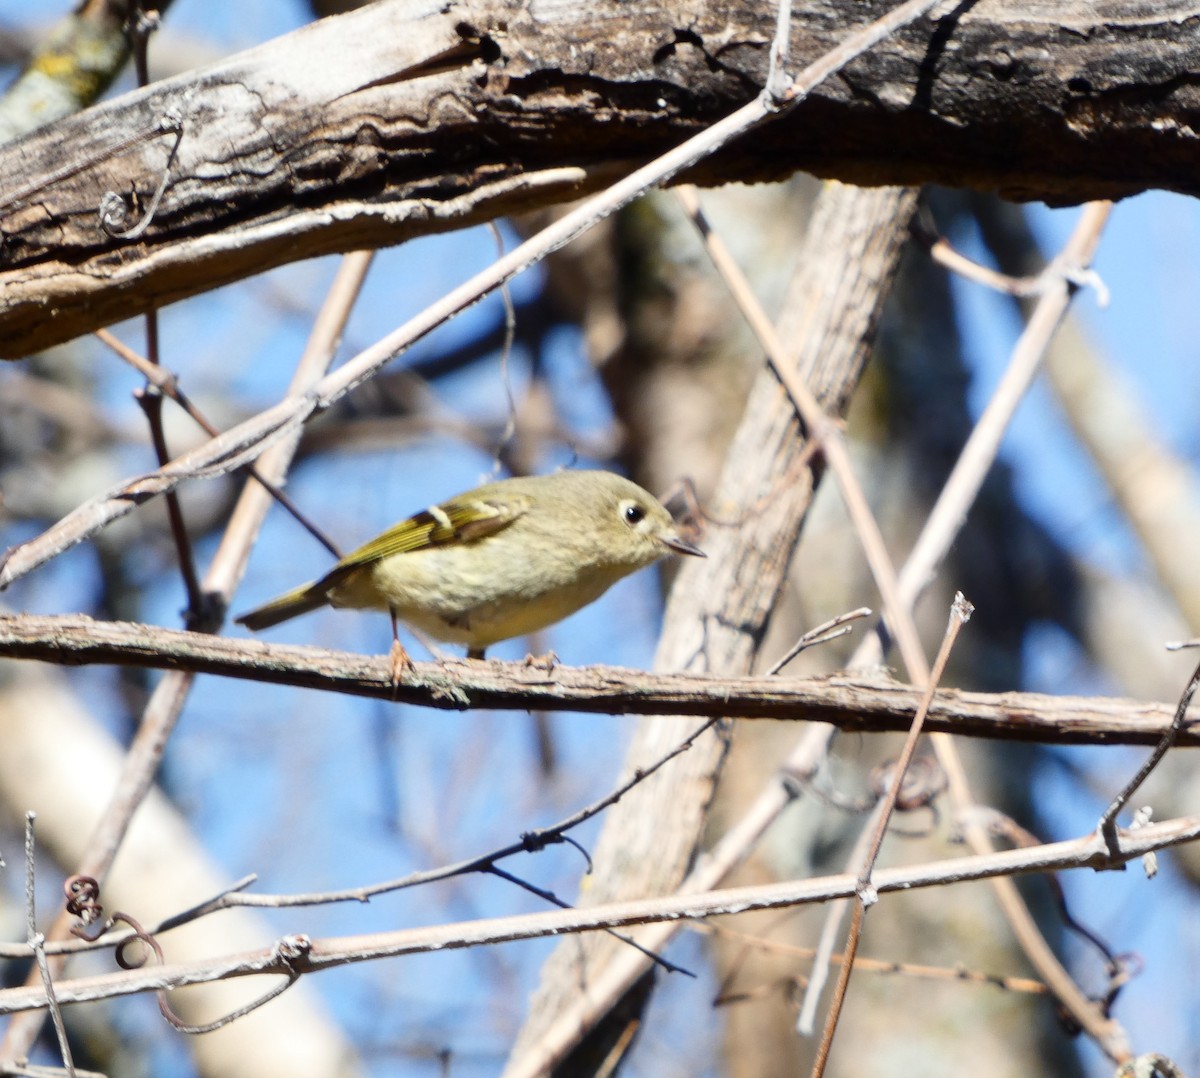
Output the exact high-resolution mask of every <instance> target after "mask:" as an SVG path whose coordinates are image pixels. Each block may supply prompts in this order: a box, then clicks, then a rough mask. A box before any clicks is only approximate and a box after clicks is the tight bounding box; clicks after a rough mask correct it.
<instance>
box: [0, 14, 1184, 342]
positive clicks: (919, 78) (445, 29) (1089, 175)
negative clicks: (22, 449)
mask: <svg viewBox="0 0 1200 1078" xmlns="http://www.w3.org/2000/svg"><path fill="white" fill-rule="evenodd" d="M895 4H896V0H798V2H797V3H796V4H795V5H794V7H793V14H792V22H791V25H792V35H791V46H790V54H789V56H788V57H787V58H786V64H787V70H788V72H790V73H794V72H796V71H798V70H800V69H801V68H802V67H804V66H805V65H806V64H809V63H811V62H812V61H813V60H814V59H816V58H818V57H820V56H822V55H824V54H826V53H827V52H829V50H831V49H832V48H833V47H834V46H836V45H837V44H838V43H839V42H840V41H842V40H844V39H845V38H846V37H847V36H848V35H850V34H851V33H852V32H853V31H854V30H855V29H857V28H860V27H862V26H864V25H865V24H866V23H868V22H870V21H871V20H873V19H875V18H877V17H879V16H880V15H881V14H883V13H884V12H885V11H887V10H889V9H890V8H892V7H894V6H895ZM938 11H939V13H940V14H938V15H937V16H936V17H933V18H925V19H922V20H919V21H918V22H915V23H913V25H911V26H909V27H907V28H906V29H904V30H903V31H901V32H899V33H898V34H895V35H893V36H892V37H890V38H889V39H888V40H887V41H886V42H884V43H883V44H882V45H879V46H876V47H875V48H873V49H871V50H870V51H869V52H867V53H865V54H864V55H863V56H860V57H858V58H857V59H856V60H855V61H854V62H853V63H852V64H851V65H850V66H849V67H847V69H846V70H845V71H844V72H842V73H841V74H840V75H838V76H837V77H835V78H830V79H827V80H826V81H825V82H824V84H823V85H822V86H821V88H820V89H819V90H818V91H817V92H816V93H814V94H813V95H812V96H811V97H810V99H809V100H807V101H805V102H804V103H803V104H802V105H801V106H800V107H799V108H797V109H795V110H794V111H792V112H790V113H788V114H787V115H784V116H781V117H780V118H778V119H777V120H776V121H775V122H773V123H771V124H769V125H768V126H766V127H765V128H763V129H762V130H760V131H758V132H756V133H755V134H754V136H753V137H749V138H744V139H742V140H741V141H739V142H738V143H737V145H736V146H734V147H731V148H729V149H727V150H725V151H723V152H721V153H717V154H715V155H713V156H712V157H711V158H709V159H707V160H705V161H703V162H701V163H699V164H698V165H696V166H695V167H694V168H693V169H692V170H691V171H689V172H688V173H687V174H686V175H685V176H684V178H685V179H687V180H689V181H692V182H697V183H704V184H717V183H726V182H730V181H755V180H764V179H779V178H782V177H785V176H787V175H789V174H791V173H793V172H795V171H797V170H806V171H809V172H813V173H816V174H818V175H821V176H832V177H837V178H840V179H843V180H847V181H850V182H854V183H859V184H905V185H911V184H917V183H925V182H931V181H932V182H939V183H943V184H949V185H956V186H971V187H975V188H980V189H987V190H995V191H999V192H1001V193H1002V194H1005V195H1008V196H1010V197H1015V198H1040V199H1046V200H1048V201H1052V202H1060V203H1062V202H1079V201H1083V200H1088V199H1097V198H1110V197H1120V196H1123V195H1129V194H1133V193H1136V192H1138V191H1142V190H1145V189H1147V188H1151V187H1162V188H1169V189H1172V190H1178V191H1184V192H1187V193H1193V194H1194V193H1197V191H1200V180H1198V179H1197V173H1196V170H1195V168H1194V167H1193V165H1194V161H1195V158H1196V154H1197V141H1198V138H1200V136H1198V135H1197V130H1198V129H1200V124H1197V123H1196V121H1195V114H1196V112H1197V109H1198V107H1200V88H1198V87H1200V59H1198V58H1200V5H1198V4H1197V3H1195V2H1188V0H1163V2H1160V3H1156V4H1147V3H1144V2H1142V0H1111V2H1108V3H1105V4H1103V5H1097V4H1095V3H1092V2H1091V0H1061V2H1059V3H1055V4H1053V5H1046V4H1037V3H1033V2H1032V0H1029V2H1025V3H1021V2H1015V3H1005V4H953V3H948V4H944V5H941V6H940V7H939V9H938ZM773 20H774V11H773V7H772V5H769V4H762V3H757V2H753V0H669V2H668V0H626V2H624V3H621V4H605V5H597V4H593V3H587V2H580V3H577V4H562V3H557V4H516V3H513V2H512V0H446V2H444V3H433V2H427V0H390V2H383V3H377V4H371V5H368V6H366V7H363V8H362V9H360V10H358V11H354V12H350V13H347V14H345V15H341V16H337V17H335V18H330V19H324V20H322V21H320V22H317V23H314V24H312V25H310V26H307V27H304V28H302V29H300V30H298V31H296V32H294V33H292V34H289V35H287V36H284V37H281V38H278V39H276V40H274V41H271V42H268V43H267V44H265V45H261V46H259V47H257V48H255V49H252V50H250V51H248V52H245V53H242V54H239V55H237V56H234V57H231V58H229V59H227V60H224V61H222V62H221V63H219V64H217V65H214V66H212V67H209V68H207V69H203V70H200V71H196V72H189V73H187V74H186V75H183V76H180V77H177V78H175V79H171V80H165V81H163V82H160V83H156V84H153V85H151V86H149V87H147V88H146V89H144V90H139V91H136V92H133V93H130V94H127V95H125V96H123V97H121V98H118V99H116V100H114V101H111V102H108V103H106V104H103V105H100V106H97V107H95V108H92V109H88V110H86V111H85V112H83V113H80V114H79V115H77V116H74V117H70V118H67V119H65V120H62V121H60V122H58V123H56V124H53V125H51V126H50V127H48V128H45V129H43V130H42V131H40V132H35V133H34V134H32V135H30V136H28V137H26V138H25V139H22V140H20V141H17V142H15V143H12V144H11V145H8V146H4V147H0V175H3V176H4V177H5V188H4V192H3V193H0V355H2V356H4V357H12V356H19V355H24V354H28V353H29V352H32V351H35V350H37V349H41V348H45V347H47V346H48V345H50V344H54V343H58V342H61V341H64V340H67V339H70V338H72V337H75V336H78V335H80V334H82V333H84V332H87V331H90V330H93V329H95V328H98V327H100V326H103V325H107V324H110V323H112V322H115V321H119V320H121V319H125V318H128V317H131V316H133V315H135V314H139V313H143V312H145V311H146V310H149V309H151V308H156V307H159V306H161V305H163V304H165V303H170V302H173V301H175V300H178V299H181V298H183V297H185V296H189V295H194V294H196V293H198V292H202V291H206V290H209V289H212V288H215V287H217V286H218V285H222V284H226V283H229V282H231V281H235V280H238V279H241V278H244V277H247V276H250V275H252V274H254V273H258V272H261V271H262V270H264V269H267V268H269V267H272V266H277V265H281V264H283V263H286V262H291V261H294V260H297V259H301V258H308V257H312V256H315V255H320V254H327V253H330V252H336V251H346V250H351V249H356V248H359V247H364V246H382V245H386V244H394V243H399V242H402V241H403V240H406V239H409V238H411V237H413V236H417V235H424V234H428V233H431V232H437V231H444V230H447V229H451V228H460V227H463V226H464V225H468V224H472V223H478V222H480V221H484V220H490V219H493V218H495V217H497V216H499V215H502V214H506V213H514V212H518V211H521V210H526V209H531V208H534V207H541V206H545V205H547V204H550V203H552V202H561V201H564V200H567V199H571V198H575V197H578V196H579V195H580V194H584V193H588V192H592V191H596V190H598V189H599V188H601V187H603V186H606V185H607V184H608V183H610V182H611V181H612V180H613V179H614V178H615V177H617V176H619V175H623V174H625V173H627V172H629V171H630V170H631V169H632V168H633V167H635V166H636V165H637V164H639V163H642V162H644V161H647V160H649V159H651V158H653V157H655V156H657V155H660V154H662V153H663V152H665V151H666V150H667V149H669V148H671V147H673V146H675V145H678V144H679V143H680V142H681V141H683V140H684V139H686V138H688V137H690V136H692V135H694V134H696V132H698V131H700V130H703V129H704V128H706V127H709V126H711V125H712V124H713V123H715V122H717V121H718V120H720V119H721V118H723V117H726V116H728V115H729V114H731V113H732V112H734V111H736V110H737V109H739V108H741V107H743V106H745V105H746V104H747V103H748V102H750V101H751V100H752V99H753V98H754V97H755V95H756V94H757V93H758V92H759V90H760V88H761V87H762V86H763V85H764V83H765V81H766V78H767V70H768V62H769V57H768V51H769V50H768V44H769V42H770V40H771V36H772V31H773ZM160 187H161V192H162V198H161V201H160V202H158V203H157V204H155V195H156V192H157V191H158V190H159V189H160ZM131 192H135V193H136V197H131V194H130V193H131ZM122 214H124V216H125V217H127V218H129V219H128V220H125V221H122V220H120V218H121V216H122ZM134 224H137V225H139V227H138V228H132V227H131V226H133V225H134ZM141 224H144V225H145V227H144V229H143V228H141V227H140V225H141Z"/></svg>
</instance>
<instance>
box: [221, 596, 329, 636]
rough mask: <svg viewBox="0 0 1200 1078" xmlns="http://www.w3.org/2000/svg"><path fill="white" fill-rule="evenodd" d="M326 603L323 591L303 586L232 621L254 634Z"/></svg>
mask: <svg viewBox="0 0 1200 1078" xmlns="http://www.w3.org/2000/svg"><path fill="white" fill-rule="evenodd" d="M328 602H329V600H328V599H327V598H326V597H325V591H324V589H320V590H318V589H317V588H316V586H315V584H303V585H301V586H300V587H298V588H296V589H295V590H294V591H289V592H287V593H286V594H285V595H280V596H279V597H278V598H277V599H272V600H271V601H270V602H269V603H265V604H264V605H262V606H260V607H257V608H256V609H254V610H251V611H249V612H248V613H245V614H243V615H242V616H241V617H238V618H234V621H236V622H237V623H238V624H239V625H244V626H246V628H247V629H249V630H250V631H251V632H255V633H256V632H258V631H259V630H260V629H269V628H270V627H271V626H272V625H278V624H279V623H280V622H281V621H288V620H289V619H290V618H295V617H299V616H300V615H301V614H307V613H309V612H310V611H313V610H316V609H318V608H319V607H322V606H324V605H325V604H326V603H328Z"/></svg>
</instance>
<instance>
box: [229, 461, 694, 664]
mask: <svg viewBox="0 0 1200 1078" xmlns="http://www.w3.org/2000/svg"><path fill="white" fill-rule="evenodd" d="M672 552H674V553H679V554H694V555H698V556H700V557H703V556H704V553H703V551H701V550H699V549H698V548H697V547H695V546H693V545H692V544H691V543H689V542H688V541H687V540H685V539H684V538H683V537H682V536H681V535H680V534H679V530H678V528H677V526H676V524H675V521H674V520H672V519H671V514H670V513H668V512H667V510H666V509H665V508H663V506H662V504H661V503H660V502H659V501H658V499H657V498H655V497H654V496H653V495H652V494H650V493H648V492H647V491H645V490H643V489H642V488H641V487H639V486H638V485H637V484H636V483H633V482H630V480H628V479H625V478H624V477H622V476H619V475H614V474H613V473H612V472H602V471H564V472H556V473H555V474H554V475H543V476H523V477H518V478H515V479H502V480H500V481H499V482H496V483H488V484H487V485H485V486H482V487H479V488H478V489H476V490H471V491H468V492H466V493H465V494H459V495H457V496H456V497H454V498H451V499H450V500H449V501H446V502H443V503H442V504H441V505H435V506H432V507H430V508H429V509H426V510H424V511H422V512H420V513H417V514H415V515H414V516H411V517H409V518H408V519H407V520H402V521H400V523H398V524H395V525H393V526H392V527H391V528H389V529H388V530H387V531H385V532H384V533H383V534H382V535H380V536H378V537H377V538H375V539H372V540H371V541H370V542H369V543H367V544H366V545H364V546H361V547H359V548H358V549H357V550H355V551H353V552H352V553H350V554H347V555H346V557H344V558H342V560H341V561H339V562H338V563H337V564H336V565H335V566H334V567H333V568H332V569H331V570H330V571H329V572H328V573H326V574H325V575H324V576H323V577H321V578H320V579H319V580H315V581H313V582H312V583H311V584H305V585H303V586H302V587H299V588H296V589H295V590H294V591H289V592H288V593H287V594H286V595H281V596H280V597H279V598H277V599H273V600H272V601H271V602H269V603H267V604H266V605H265V606H260V607H259V608H258V609H256V610H252V611H250V612H249V613H248V614H243V615H242V616H241V617H240V618H238V619H237V620H238V622H239V623H241V624H242V625H245V626H246V627H247V628H248V629H252V630H255V631H257V630H259V629H265V628H267V627H268V626H271V625H275V624H278V623H279V622H281V621H286V620H288V619H289V618H294V617H296V616H297V615H299V614H306V613H308V612H309V611H310V610H316V609H317V608H318V607H321V606H325V605H326V604H329V605H330V606H345V607H355V608H358V609H370V610H386V611H388V612H389V613H390V614H391V616H392V629H393V636H394V634H395V625H396V621H397V619H399V620H401V621H404V622H406V623H408V624H409V625H411V626H412V627H413V628H414V629H417V630H419V631H420V632H424V633H427V634H428V635H429V636H432V637H434V638H435V639H438V640H445V641H448V642H450V643H455V644H465V645H466V647H467V654H468V656H470V657H471V658H483V654H484V649H485V648H487V647H490V646H491V645H492V644H495V643H498V642H499V641H501V640H508V639H510V638H511V637H514V636H524V635H526V634H528V633H532V632H536V631H537V630H538V629H544V628H545V627H546V626H547V625H552V624H554V622H556V621H560V620H562V619H563V618H565V617H566V616H567V615H568V614H573V613H574V612H575V611H576V610H578V609H579V608H580V607H583V606H586V605H587V604H588V603H590V602H592V601H593V600H594V599H597V598H599V597H600V596H601V595H602V594H603V593H604V592H605V591H607V590H608V589H609V588H610V587H611V586H612V585H613V584H615V583H616V582H617V581H618V580H620V579H621V578H622V577H623V576H627V575H628V574H629V573H632V572H634V571H636V570H638V569H641V568H644V567H645V566H647V565H650V564H652V563H653V562H655V561H657V560H658V559H659V558H661V557H664V556H665V555H667V554H670V553H672ZM396 647H397V648H398V647H399V646H398V645H396ZM399 658H400V661H401V662H402V663H406V662H407V658H406V657H405V656H404V655H403V650H402V649H399Z"/></svg>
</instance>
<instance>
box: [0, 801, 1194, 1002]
mask: <svg viewBox="0 0 1200 1078" xmlns="http://www.w3.org/2000/svg"><path fill="white" fill-rule="evenodd" d="M1197 839H1200V816H1187V817H1180V818H1178V819H1174V820H1166V821H1163V822H1160V823H1155V824H1150V825H1148V826H1146V827H1144V828H1140V829H1138V830H1136V831H1130V832H1122V833H1121V836H1120V848H1119V851H1118V853H1117V860H1118V861H1122V862H1128V861H1131V860H1134V859H1136V858H1138V857H1142V856H1143V855H1145V854H1146V853H1149V852H1151V851H1154V850H1160V849H1164V848H1167V847H1170V846H1176V845H1180V844H1182V843H1187V842H1194V841H1196V840H1197ZM1115 863H1116V862H1115V861H1114V860H1113V856H1112V855H1111V854H1110V852H1109V851H1108V849H1107V848H1106V846H1105V844H1104V842H1103V840H1102V839H1101V838H1100V836H1099V835H1098V834H1096V833H1095V832H1093V833H1091V834H1089V835H1085V836H1083V837H1081V838H1076V839H1070V840H1067V841H1064V842H1054V843H1048V844H1045V845H1042V846H1037V847H1034V848H1031V849H1026V848H1018V849H1013V850H1005V851H1002V852H998V853H990V854H969V855H967V856H964V857H951V858H945V859H943V860H940V861H935V862H931V863H927V864H922V865H904V866H897V867H890V868H881V869H880V870H879V871H878V872H877V873H876V874H875V876H874V878H873V883H874V885H875V887H876V889H877V890H878V892H879V893H880V894H891V893H900V892H908V891H912V890H914V889H916V888H924V887H944V886H946V885H947V884H954V883H969V882H972V881H976V880H981V879H989V878H994V877H998V876H999V877H1010V876H1013V875H1016V874H1021V873H1028V872H1046V871H1060V870H1066V869H1071V868H1087V869H1097V868H1111V867H1114V865H1115ZM857 887H858V880H857V878H856V877H855V876H854V875H853V874H850V873H845V874H842V875H837V876H828V877H822V878H818V879H807V880H790V881H787V882H785V883H771V884H759V885H756V886H750V887H731V888H726V889H724V890H719V891H710V892H704V893H698V894H690V895H671V896H667V897H656V898H646V899H631V900H627V901H623V902H613V903H608V904H605V905H598V906H594V907H589V908H585V909H573V910H551V911H546V912H542V913H536V914H524V915H521V916H516V917H501V918H485V919H482V920H477V921H467V922H460V923H457V924H442V925H433V926H429V927H425V928H416V929H404V930H397V931H390V932H380V933H375V934H372V935H365V936H349V937H338V938H335V939H327V940H308V939H306V938H304V937H299V938H300V939H304V946H303V953H302V955H301V956H300V957H295V956H294V952H295V950H296V948H295V947H292V948H291V950H292V952H293V954H292V955H291V956H289V957H286V958H281V956H280V954H279V951H280V945H279V944H277V945H276V946H273V947H270V948H265V949H262V950H259V951H249V952H242V953H239V954H236V955H229V956H222V957H217V958H212V959H208V960H205V961H203V962H198V963H188V964H177V965H167V966H151V967H146V968H143V969H137V970H131V971H122V972H119V973H108V974H102V975H99V976H93V977H84V978H78V979H74V980H67V981H58V982H57V983H56V986H55V987H56V992H57V995H58V998H59V1001H60V1002H61V1003H80V1002H88V1001H93V1000H97V999H110V998H113V997H115V996H121V995H130V994H133V993H138V992H145V991H158V990H159V989H162V988H169V987H179V986H182V985H185V984H200V983H204V982H209V981H214V980H221V979H224V978H227V977H234V976H253V975H259V974H265V973H280V974H284V975H291V974H292V973H299V974H304V973H310V972H317V971H320V970H324V969H330V968H333V967H336V966H342V965H346V964H348V963H352V962H363V961H372V960H375V959H379V958H389V957H396V956H399V955H404V954H417V953H426V952H431V951H444V950H446V949H448V948H462V947H478V946H486V945H491V944H496V943H505V942H511V941H515V940H524V939H538V938H545V937H547V936H558V935H562V934H563V933H565V932H578V931H595V930H598V929H602V928H613V927H617V928H619V927H627V926H631V925H637V924H660V925H664V924H669V923H672V922H677V921H688V920H693V919H699V918H705V917H714V916H727V915H730V914H736V913H745V912H749V911H752V910H766V909H784V908H787V907H791V906H799V905H809V904H814V903H822V902H828V901H829V900H831V899H834V898H839V897H843V898H844V897H851V896H853V895H854V894H855V893H856V890H857ZM297 938H298V937H287V938H286V939H285V941H282V942H283V943H285V944H287V943H288V942H289V941H293V940H295V939H297ZM642 942H643V943H646V938H642ZM596 988H597V986H596V985H593V984H591V983H589V984H588V986H587V988H586V989H585V992H586V993H587V994H591V993H592V992H593V991H595V990H596ZM46 1005H47V1004H46V998H45V991H44V989H42V988H41V987H39V986H25V987H20V988H8V989H0V1014H12V1013H14V1012H17V1011H23V1010H30V1009H36V1008H44V1007H45V1006H46Z"/></svg>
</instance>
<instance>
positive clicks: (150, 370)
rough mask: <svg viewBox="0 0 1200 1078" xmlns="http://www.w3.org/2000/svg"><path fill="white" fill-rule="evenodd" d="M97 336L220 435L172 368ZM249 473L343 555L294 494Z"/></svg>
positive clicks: (252, 469)
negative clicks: (301, 507)
mask: <svg viewBox="0 0 1200 1078" xmlns="http://www.w3.org/2000/svg"><path fill="white" fill-rule="evenodd" d="M96 337H97V338H98V339H99V340H100V341H101V342H102V343H103V344H105V345H107V346H108V347H109V348H110V349H111V350H112V351H113V352H115V353H116V354H117V355H118V356H119V357H120V358H121V359H123V360H124V361H125V362H126V363H128V364H129V365H130V366H131V367H133V368H134V370H136V371H139V372H140V373H141V374H142V375H143V376H144V377H145V378H146V381H147V382H148V383H149V384H151V385H153V386H154V387H155V389H157V390H158V392H159V393H161V394H162V395H163V396H165V397H170V398H171V400H173V401H174V402H175V403H176V404H177V405H179V407H180V408H182V409H183V410H184V412H185V413H186V414H187V415H188V416H190V417H191V419H192V421H193V422H194V423H195V424H196V425H197V426H198V427H199V428H200V429H201V430H203V431H204V433H205V434H207V435H209V436H210V437H212V438H217V437H219V436H220V434H221V432H220V430H218V429H217V427H216V426H214V425H213V424H212V423H211V422H210V421H209V419H208V417H207V416H205V415H204V413H203V412H201V411H200V409H199V408H198V407H197V406H196V404H195V403H194V402H193V401H192V400H191V398H190V397H188V396H187V394H186V393H184V391H183V389H182V388H181V387H180V385H179V380H178V379H177V378H176V377H175V375H173V374H172V373H171V372H170V371H167V370H165V369H164V368H162V367H160V366H159V365H158V364H155V363H151V362H150V361H149V360H147V359H145V358H143V357H142V356H140V355H138V353H137V352H135V351H134V350H133V349H132V348H130V347H129V346H128V345H126V344H125V343H124V342H123V341H122V340H120V339H119V338H118V337H116V336H114V335H113V334H112V333H111V332H109V331H108V330H107V329H98V330H96ZM242 471H244V472H245V473H246V474H247V475H249V476H251V478H253V479H254V481H255V482H256V483H258V484H259V485H260V486H261V487H262V488H263V489H264V490H266V491H267V492H268V493H269V494H270V495H271V497H272V498H274V499H275V501H277V502H278V503H279V504H280V505H281V506H283V508H284V509H286V510H287V511H288V513H290V514H291V515H292V516H293V517H294V518H295V520H296V522H297V523H298V524H299V525H300V526H301V527H302V528H304V530H305V531H307V532H308V533H309V535H311V536H312V537H313V538H314V539H315V540H316V541H317V542H318V543H320V544H321V545H322V546H323V547H324V548H325V549H326V550H327V551H329V553H330V554H332V555H333V556H334V557H335V558H340V557H341V556H342V554H341V551H340V550H338V548H337V546H336V545H335V544H334V542H333V540H332V539H330V538H329V536H327V535H326V534H325V533H324V532H323V531H321V529H320V528H318V527H317V525H316V523H315V522H314V521H313V520H311V519H310V518H309V517H308V516H306V515H305V514H304V513H303V512H302V511H301V510H300V507H299V506H298V505H296V503H295V502H294V501H292V499H291V497H290V496H289V495H288V494H287V492H286V491H284V489H283V488H282V487H280V486H279V485H277V484H275V483H272V482H270V481H269V480H268V479H266V478H265V477H264V476H263V475H262V473H261V472H260V471H259V469H258V467H257V466H256V465H253V464H247V465H245V467H244V468H243V469H242Z"/></svg>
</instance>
